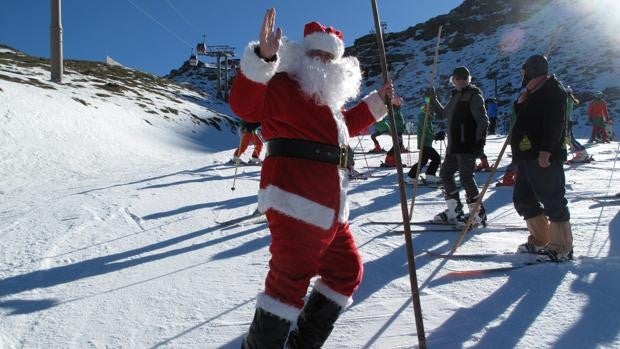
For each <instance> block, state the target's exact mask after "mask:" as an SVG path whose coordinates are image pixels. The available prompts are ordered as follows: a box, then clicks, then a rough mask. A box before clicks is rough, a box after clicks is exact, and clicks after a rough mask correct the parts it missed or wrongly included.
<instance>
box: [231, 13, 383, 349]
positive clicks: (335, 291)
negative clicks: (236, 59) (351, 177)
mask: <svg viewBox="0 0 620 349" xmlns="http://www.w3.org/2000/svg"><path fill="white" fill-rule="evenodd" d="M257 45H258V42H251V43H250V44H249V45H248V46H247V48H246V49H245V52H244V55H243V57H242V59H241V69H240V72H239V73H238V75H237V77H236V78H235V81H234V84H233V86H232V90H231V95H230V105H231V107H232V110H233V111H234V112H235V113H236V114H237V115H238V116H239V117H240V118H241V119H243V120H245V121H248V122H260V123H261V125H262V130H263V137H264V138H265V140H266V141H267V155H266V158H265V160H264V162H263V165H262V170H261V180H260V190H259V193H258V206H259V210H261V211H262V212H265V213H266V216H267V220H268V222H269V230H270V232H271V245H270V248H269V251H270V252H271V260H270V261H269V272H268V274H267V277H266V281H265V291H264V293H261V294H259V296H258V299H257V311H258V310H261V311H266V312H268V313H269V314H268V315H275V316H276V317H277V318H278V319H280V320H284V323H286V322H290V323H295V322H296V321H297V319H298V317H299V322H298V327H299V331H302V330H303V329H302V327H303V326H304V324H305V325H308V324H307V322H311V321H312V319H310V317H311V316H312V314H307V312H306V310H308V312H309V311H311V309H308V308H309V307H310V304H313V305H312V307H314V306H320V304H323V303H326V302H327V303H330V304H332V305H336V307H335V310H336V314H332V316H331V318H332V319H329V320H327V319H324V320H325V322H326V323H325V325H327V327H329V329H328V331H327V333H326V334H325V333H324V334H322V335H323V336H324V338H322V339H317V340H318V341H320V340H324V339H326V338H327V335H329V332H330V331H331V328H332V325H333V322H334V321H335V318H337V315H338V314H339V312H340V311H342V309H344V308H345V307H346V306H347V305H349V304H350V302H351V296H352V294H353V292H354V291H355V290H356V289H357V287H358V286H359V284H360V282H361V279H362V268H363V266H362V262H361V258H360V256H359V253H358V251H357V247H356V245H355V242H354V239H353V236H352V234H351V231H350V229H349V224H348V222H347V221H348V215H349V209H348V205H347V201H346V191H347V185H348V174H347V170H346V168H344V167H345V166H346V164H345V163H346V155H347V154H346V146H347V144H348V141H349V137H353V136H356V135H358V134H360V133H361V132H362V131H363V130H365V129H366V128H367V127H368V126H369V125H371V124H373V123H375V122H376V121H378V120H380V119H381V118H382V117H384V116H385V114H386V113H387V108H386V106H385V104H384V102H383V100H382V99H381V97H380V95H379V94H378V93H377V92H376V91H375V92H372V93H370V94H369V95H367V96H366V97H364V98H363V99H362V101H361V102H360V103H359V104H357V105H355V106H353V107H352V108H350V109H347V110H345V109H344V108H343V107H344V105H345V103H346V102H347V101H348V100H350V99H352V98H354V97H356V96H357V95H358V93H359V87H360V82H361V71H360V68H359V62H358V61H357V59H356V58H353V57H342V56H343V53H344V44H343V40H342V33H341V32H340V31H338V30H335V29H333V28H331V27H324V26H322V25H321V24H319V23H318V22H311V23H308V24H306V26H305V28H304V39H303V43H301V44H295V43H291V42H286V41H285V40H283V43H282V44H281V47H280V49H279V51H278V54H277V56H276V57H274V58H273V59H267V60H266V59H263V58H261V57H260V56H259V55H258V51H257V50H258V46H257ZM312 50H320V51H323V52H328V53H330V54H332V55H333V56H334V59H333V60H332V61H331V62H327V63H324V62H322V61H321V60H320V59H318V58H312V57H311V56H309V55H307V54H306V52H309V51H312ZM338 163H340V164H338ZM317 275H318V276H319V278H318V279H317V281H316V283H315V285H314V290H313V292H312V294H311V296H310V299H309V300H308V302H307V304H306V307H305V308H304V313H302V314H301V316H300V312H301V311H302V308H303V307H304V297H305V296H306V293H307V291H308V286H309V283H310V279H311V278H313V277H314V276H317ZM315 303H316V304H319V305H316V304H315ZM315 310H316V309H315ZM257 314H258V312H257ZM263 315H264V314H263ZM256 316H257V315H255V319H254V323H253V324H252V327H251V329H250V335H252V331H253V330H256V331H260V330H263V331H265V328H266V327H268V326H267V325H265V326H263V327H261V326H262V325H261V324H260V322H261V321H260V319H259V320H258V321H257V318H256ZM304 321H305V322H304ZM257 322H259V324H257ZM258 327H261V328H258ZM319 332H320V331H319ZM323 332H325V330H324V331H323ZM246 340H247V339H246ZM257 343H259V344H260V342H257ZM248 346H251V345H248Z"/></svg>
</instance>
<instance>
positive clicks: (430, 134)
mask: <svg viewBox="0 0 620 349" xmlns="http://www.w3.org/2000/svg"><path fill="white" fill-rule="evenodd" d="M426 105H427V104H422V107H420V114H419V116H418V125H417V132H416V136H417V138H418V149H422V159H421V160H419V161H418V163H416V164H414V165H413V166H411V169H410V170H409V173H408V174H407V182H408V183H411V184H414V183H415V180H416V179H415V176H416V174H417V173H418V166H421V167H420V171H421V170H422V168H423V167H424V166H426V164H427V163H428V161H429V160H430V162H431V163H430V164H429V165H428V167H427V168H426V176H425V177H424V181H425V182H426V183H428V184H437V183H439V178H438V177H437V176H436V175H435V174H436V173H437V169H438V168H439V165H440V164H441V156H439V153H438V152H437V150H435V148H433V140H435V141H443V140H444V139H445V138H446V133H445V132H443V131H440V132H437V133H435V131H433V125H432V123H431V122H430V120H428V121H427V123H426V134H425V137H424V144H422V133H423V132H424V119H425V118H426Z"/></svg>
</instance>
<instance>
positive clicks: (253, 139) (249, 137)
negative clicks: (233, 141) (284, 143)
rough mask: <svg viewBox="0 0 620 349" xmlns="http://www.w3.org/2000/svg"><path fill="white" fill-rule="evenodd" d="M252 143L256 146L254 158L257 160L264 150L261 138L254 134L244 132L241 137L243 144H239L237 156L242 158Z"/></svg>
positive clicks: (236, 151) (253, 153)
mask: <svg viewBox="0 0 620 349" xmlns="http://www.w3.org/2000/svg"><path fill="white" fill-rule="evenodd" d="M250 143H252V144H254V151H253V152H252V157H253V158H257V157H258V156H259V155H260V152H261V150H262V149H263V142H261V140H260V137H258V135H256V134H254V133H252V132H244V133H243V134H242V135H241V142H240V143H239V148H237V150H235V154H234V155H235V156H237V157H238V156H240V155H241V154H243V153H244V152H245V150H246V149H247V148H248V145H250Z"/></svg>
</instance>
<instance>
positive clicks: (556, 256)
mask: <svg viewBox="0 0 620 349" xmlns="http://www.w3.org/2000/svg"><path fill="white" fill-rule="evenodd" d="M572 260H573V249H572V248H571V249H570V251H568V252H566V253H559V252H557V251H554V250H551V249H545V248H543V249H542V250H540V251H538V255H537V256H536V261H537V262H555V263H562V262H568V261H572Z"/></svg>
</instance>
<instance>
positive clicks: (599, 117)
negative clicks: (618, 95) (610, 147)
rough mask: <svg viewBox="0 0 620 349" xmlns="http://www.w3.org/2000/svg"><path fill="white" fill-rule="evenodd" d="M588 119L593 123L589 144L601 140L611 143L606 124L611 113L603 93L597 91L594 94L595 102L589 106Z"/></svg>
mask: <svg viewBox="0 0 620 349" xmlns="http://www.w3.org/2000/svg"><path fill="white" fill-rule="evenodd" d="M588 119H589V120H590V122H592V135H591V136H590V140H588V143H592V142H596V141H598V140H599V139H600V141H601V142H603V143H609V142H610V140H609V137H608V135H607V130H606V129H605V126H606V123H607V121H608V119H609V111H608V109H607V103H605V100H603V93H602V92H600V91H597V92H596V93H594V100H593V101H592V102H591V103H590V106H588Z"/></svg>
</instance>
